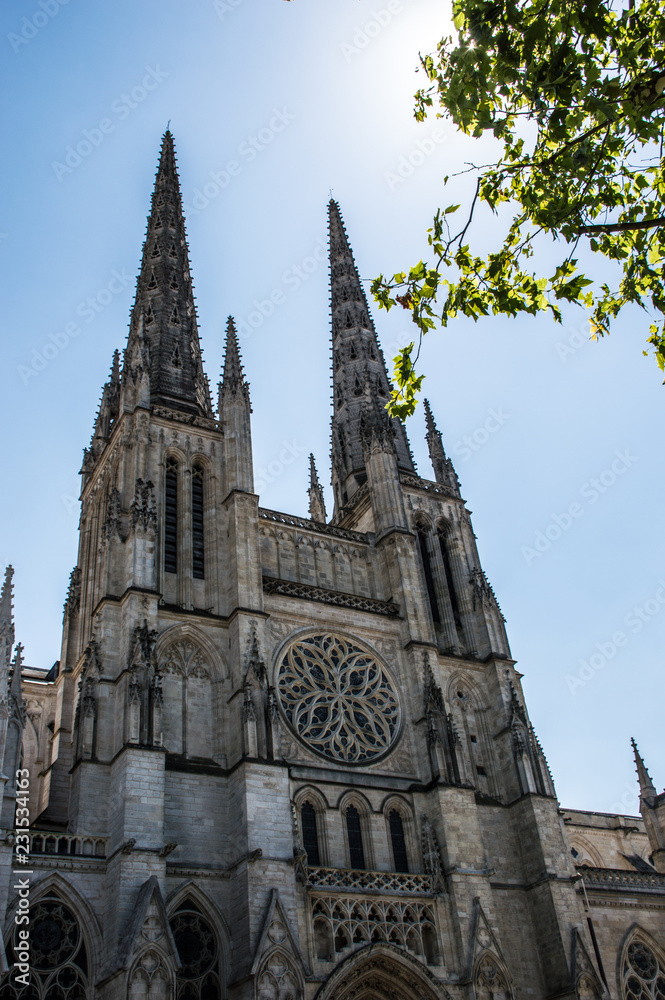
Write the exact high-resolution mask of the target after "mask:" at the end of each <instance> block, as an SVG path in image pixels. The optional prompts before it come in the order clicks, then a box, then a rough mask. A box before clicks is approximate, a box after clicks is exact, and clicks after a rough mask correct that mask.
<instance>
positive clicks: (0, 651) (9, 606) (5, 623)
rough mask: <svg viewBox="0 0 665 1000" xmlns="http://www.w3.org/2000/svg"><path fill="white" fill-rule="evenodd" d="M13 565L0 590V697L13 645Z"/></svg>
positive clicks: (0, 696)
mask: <svg viewBox="0 0 665 1000" xmlns="http://www.w3.org/2000/svg"><path fill="white" fill-rule="evenodd" d="M13 578H14V567H13V566H8V567H7V569H6V570H5V579H4V582H3V584H2V591H0V699H1V698H2V697H3V695H4V694H6V692H4V691H3V690H2V683H3V681H2V679H3V675H4V676H5V677H6V674H5V673H4V672H5V671H6V670H7V669H8V668H9V661H10V659H11V655H12V646H13V645H14V585H13Z"/></svg>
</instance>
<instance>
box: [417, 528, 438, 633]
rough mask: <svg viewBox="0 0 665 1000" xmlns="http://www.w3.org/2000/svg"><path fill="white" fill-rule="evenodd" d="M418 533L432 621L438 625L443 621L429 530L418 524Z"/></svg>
mask: <svg viewBox="0 0 665 1000" xmlns="http://www.w3.org/2000/svg"><path fill="white" fill-rule="evenodd" d="M416 532H417V533H418V545H419V546H420V558H421V559H422V563H423V571H424V573H425V584H426V586H427V596H428V597H429V606H430V609H431V611H432V620H433V621H434V622H435V623H436V624H437V625H438V624H439V622H440V621H441V616H440V615H439V605H438V602H437V599H436V589H435V587H434V574H433V573H432V563H431V561H430V555H429V547H428V544H427V528H426V527H425V525H424V524H417V525H416Z"/></svg>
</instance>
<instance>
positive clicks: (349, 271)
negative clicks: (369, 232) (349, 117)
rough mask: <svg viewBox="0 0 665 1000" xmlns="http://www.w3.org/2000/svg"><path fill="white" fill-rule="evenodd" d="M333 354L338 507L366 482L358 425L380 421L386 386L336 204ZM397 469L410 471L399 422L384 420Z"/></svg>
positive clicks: (332, 213) (332, 209) (332, 211)
mask: <svg viewBox="0 0 665 1000" xmlns="http://www.w3.org/2000/svg"><path fill="white" fill-rule="evenodd" d="M328 223H329V233H330V293H331V298H330V301H331V309H332V349H333V420H332V463H333V487H334V489H335V503H336V506H337V507H338V508H339V507H340V506H342V505H343V504H344V503H346V500H347V499H349V498H350V496H351V495H352V494H353V493H354V492H355V490H356V489H357V488H358V486H360V485H362V483H363V482H364V481H365V479H366V478H367V474H366V471H365V458H364V449H363V425H364V426H365V428H367V427H368V426H370V425H371V426H379V425H381V424H383V423H384V422H385V418H386V412H385V406H386V403H387V402H388V400H389V398H390V383H389V381H388V373H387V370H386V365H385V361H384V358H383V354H382V352H381V348H380V347H379V343H378V340H377V336H376V330H375V328H374V323H373V321H372V318H371V316H370V313H369V308H368V305H367V299H366V297H365V293H364V291H363V287H362V284H361V281H360V277H359V275H358V270H357V268H356V265H355V261H354V259H353V253H352V251H351V247H350V245H349V240H348V237H347V235H346V230H345V228H344V223H343V222H342V217H341V214H340V210H339V205H338V204H337V202H336V201H333V200H332V199H331V200H330V203H329V205H328ZM388 423H389V425H390V427H391V434H392V436H393V439H394V446H395V454H396V457H397V465H398V468H399V469H400V470H402V471H404V472H411V473H413V472H415V468H414V464H413V458H412V457H411V452H410V450H409V444H408V441H407V438H406V431H405V429H404V425H403V424H402V423H401V421H399V420H396V419H392V420H389V421H388Z"/></svg>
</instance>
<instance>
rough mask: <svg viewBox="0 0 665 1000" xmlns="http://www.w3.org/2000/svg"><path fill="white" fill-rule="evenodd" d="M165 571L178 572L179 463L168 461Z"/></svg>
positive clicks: (165, 500)
mask: <svg viewBox="0 0 665 1000" xmlns="http://www.w3.org/2000/svg"><path fill="white" fill-rule="evenodd" d="M164 571H165V572H166V573H177V572H178V463H177V462H176V460H175V459H174V458H167V460H166V483H165V488H164Z"/></svg>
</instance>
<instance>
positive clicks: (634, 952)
mask: <svg viewBox="0 0 665 1000" xmlns="http://www.w3.org/2000/svg"><path fill="white" fill-rule="evenodd" d="M623 991H624V992H623V995H624V1000H665V965H664V964H663V963H662V962H659V960H658V959H657V958H656V955H655V954H654V953H653V951H652V950H651V948H649V947H648V945H646V944H645V942H644V941H640V940H635V941H632V942H631V943H630V944H629V945H628V949H627V951H626V957H625V959H624V964H623Z"/></svg>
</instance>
